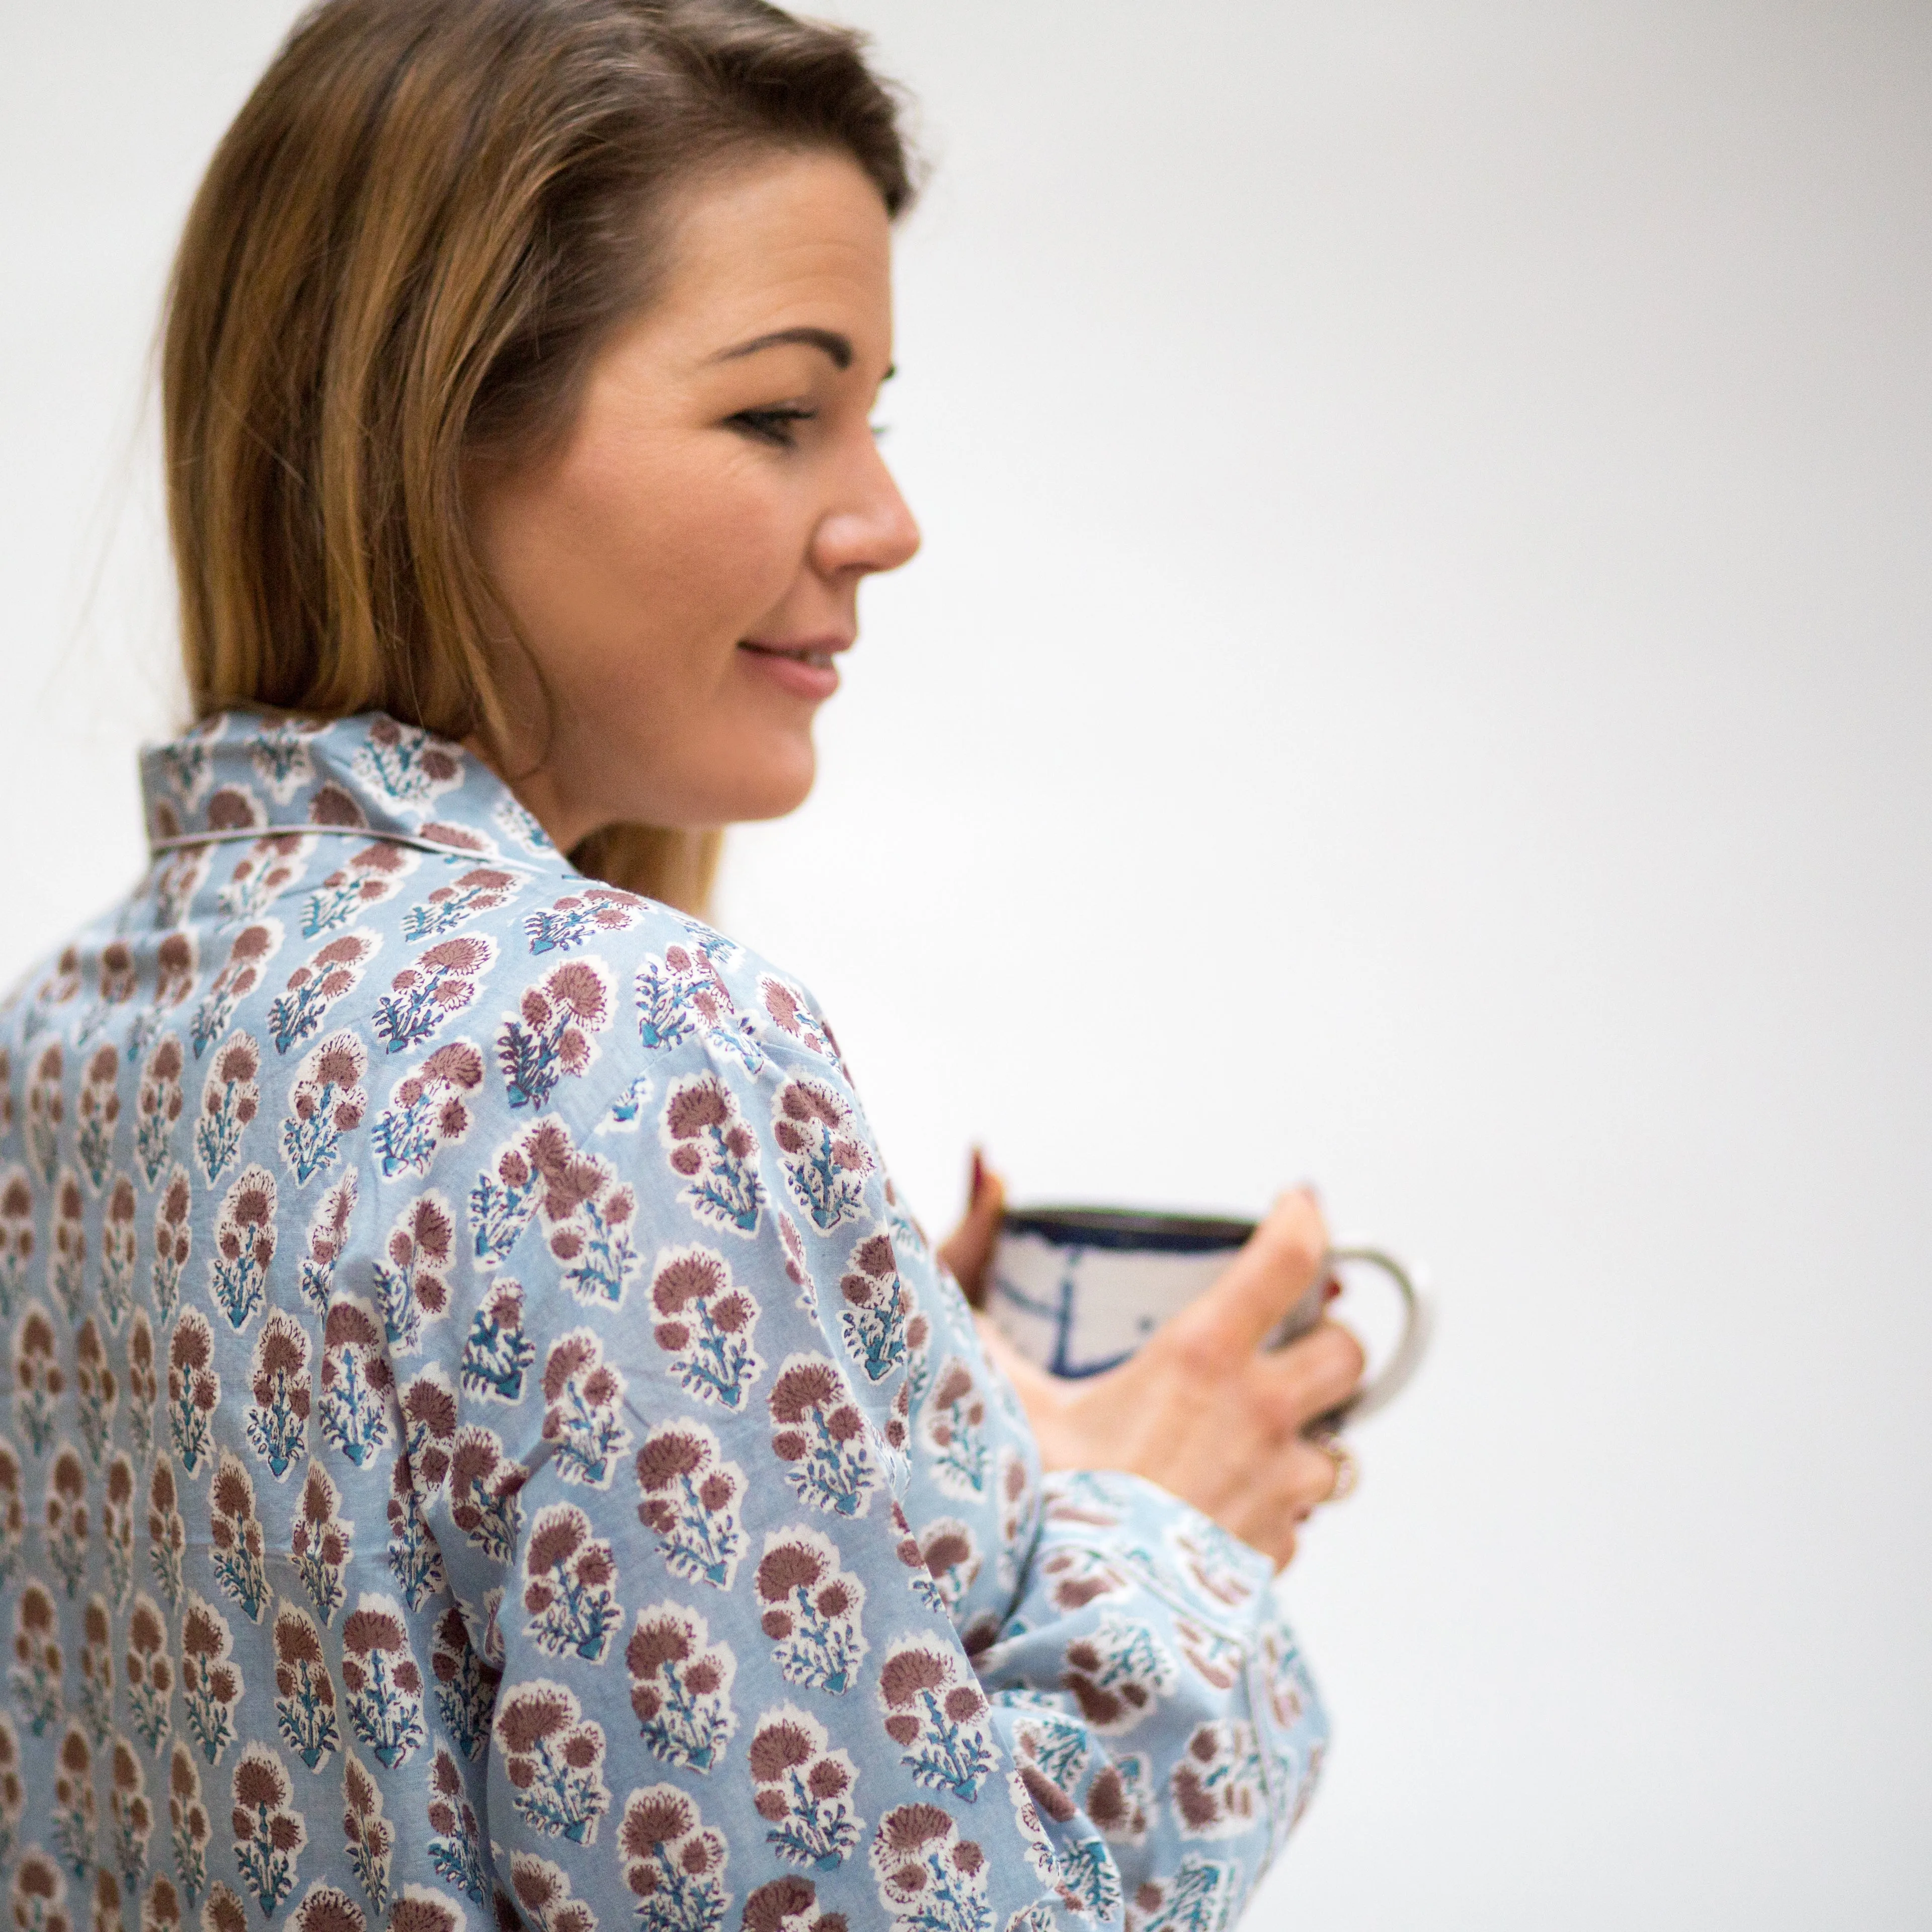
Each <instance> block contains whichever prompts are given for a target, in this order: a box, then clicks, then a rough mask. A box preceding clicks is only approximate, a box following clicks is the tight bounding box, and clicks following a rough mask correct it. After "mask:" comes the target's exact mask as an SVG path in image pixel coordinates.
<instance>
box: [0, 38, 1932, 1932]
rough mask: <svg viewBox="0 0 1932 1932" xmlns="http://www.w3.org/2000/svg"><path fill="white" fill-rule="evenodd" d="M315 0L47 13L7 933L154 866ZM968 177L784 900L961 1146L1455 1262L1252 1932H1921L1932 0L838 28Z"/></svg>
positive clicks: (1368, 1455) (771, 895)
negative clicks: (227, 134) (304, 15)
mask: <svg viewBox="0 0 1932 1932" xmlns="http://www.w3.org/2000/svg"><path fill="white" fill-rule="evenodd" d="M843 11H844V13H845V15H846V16H847V17H850V18H852V19H853V20H858V21H859V22H861V23H862V24H864V25H865V26H868V28H871V29H872V30H874V31H875V32H876V34H877V37H878V42H879V47H880V55H881V58H882V59H883V62H884V64H885V65H886V66H887V68H889V70H891V71H893V72H895V73H896V74H898V75H900V76H901V77H903V78H904V80H906V82H907V83H908V84H909V85H910V86H911V87H912V89H913V90H914V92H916V94H917V95H918V96H919V99H920V101H921V102H922V125H923V127H924V130H925V136H926V142H927V145H928V147H929V150H930V151H931V153H932V155H933V157H935V160H936V161H937V163H938V173H937V175H936V178H935V181H934V184H933V187H932V191H931V193H930V194H929V197H928V199H927V201H926V204H925V205H924V206H923V208H922V209H921V210H920V211H919V213H918V214H916V216H915V217H914V218H913V220H912V222H911V223H910V225H909V226H908V228H907V231H906V233H905V236H904V243H903V247H902V251H901V333H900V344H899V350H900V354H899V360H900V365H901V369H902V371H903V372H904V373H903V374H902V375H901V378H900V379H899V380H898V382H897V383H895V384H894V385H893V389H892V393H891V395H889V400H888V403H887V406H886V410H885V412H884V413H885V416H886V419H887V420H888V421H889V423H890V424H891V425H892V428H891V435H890V441H889V446H888V447H889V452H890V453H891V455H892V457H893V458H894V459H895V462H896V463H897V464H898V467H899V469H900V472H901V477H902V478H903V480H904V482H905V484H906V485H907V489H908V491H909V493H910V495H911V496H912V498H913V502H914V504H915V506H916V508H917V509H918V510H919V512H920V514H921V516H922V520H923V522H924V523H925V526H926V532H927V544H926V551H925V553H924V555H923V556H922V557H921V558H920V559H919V560H918V561H917V562H916V563H915V564H914V565H913V566H912V567H911V568H910V569H908V570H907V571H906V572H905V573H904V575H903V576H902V577H899V578H898V579H896V580H892V581H889V582H886V583H880V584H879V585H877V586H874V588H873V589H872V591H871V592H870V593H869V595H868V605H867V631H866V635H865V639H864V641H863V642H862V644H861V646H860V648H859V651H858V652H856V653H855V655H854V657H853V659H852V661H851V662H850V670H849V673H848V676H847V689H846V691H845V692H844V694H842V695H841V697H840V698H839V699H838V701H837V703H835V705H834V706H832V709H831V710H830V711H829V713H828V715H827V716H826V721H825V724H824V727H823V732H822V736H821V743H822V747H823V780H822V782H821V784H820V790H819V791H818V793H817V796H815V797H814V800H813V801H812V802H811V804H810V805H808V806H807V807H806V808H805V810H804V811H802V812H801V813H799V814H798V815H797V816H796V817H795V818H794V819H793V820H789V821H787V822H786V823H782V824H780V825H777V826H769V827H762V828H758V829H754V830H751V831H749V832H745V833H743V834H742V835H737V836H736V838H735V840H734V844H733V848H732V851H731V855H730V862H729V866H728V870H727V876H726V879H725V882H724V895H723V907H722V916H723V919H724V922H725V923H726V924H727V926H730V928H731V929H733V930H734V931H735V932H737V933H738V934H739V935H740V936H741V937H742V938H745V939H746V940H748V941H750V942H751V944H754V945H755V946H757V947H759V948H760V950H763V951H765V952H766V953H769V954H771V955H772V956H775V958H777V959H779V960H780V961H781V962H784V964H785V965H787V967H788V968H791V969H792V970H793V971H796V972H798V973H799V974H801V975H802V976H803V977H805V979H806V980H808V981H809V982H810V983H812V984H813V985H814V986H815V988H816V989H817V992H819V994H820V995H821V997H822V998H823V999H824V1000H825V1001H826V1003H827V1004H828V1005H829V1008H830V1010H831V1012H832V1015H833V1017H834V1019H835V1022H836V1023H837V1025H838V1027H839V1029H840V1033H841V1039H842V1040H843V1042H844V1044H845V1046H847V1049H848V1051H849V1054H850V1058H851V1060H852V1061H853V1064H854V1066H855V1067H856V1071H857V1073H858V1076H859V1080H860V1082H861V1084H862V1088H863V1089H864V1091H865V1093H866V1095H867V1097H868V1105H869V1107H870V1109H871V1113H872V1115H873V1117H874V1122H875V1124H876V1125H877V1127H878V1128H879V1130H880V1132H881V1133H882V1135H883V1138H884V1140H885V1143H886V1148H887V1149H888V1151H889V1154H891V1155H892V1159H893V1161H894V1164H895V1167H896V1169H897V1170H898V1174H899V1176H900V1178H901V1181H902V1182H903V1183H904V1184H905V1186H906V1187H907V1190H908V1192H909V1193H910V1194H911V1196H912V1197H913V1200H914V1201H915V1202H916V1203H918V1204H919V1205H920V1206H921V1208H922V1210H923V1211H924V1212H925V1214H926V1216H927V1217H928V1218H929V1220H935V1221H941V1222H943V1221H945V1220H948V1219H949V1218H950V1215H951V1214H952V1212H953V1210H954V1208H956V1204H957V1202H958V1199H959V1193H960V1191H961V1182H962V1175H963V1169H964V1163H965V1158H966V1149H967V1148H968V1145H969V1143H970V1142H971V1140H972V1139H974V1137H979V1138H981V1139H983V1140H984V1141H985V1142H986V1145H987V1146H988V1148H989V1151H990V1153H991V1154H992V1157H993V1158H994V1159H995V1161H996V1162H997V1163H998V1164H999V1165H1000V1166H1001V1167H1002V1168H1003V1169H1004V1171H1005V1172H1006V1173H1007V1175H1008V1176H1009V1178H1010V1181H1011V1182H1012V1183H1013V1187H1014V1189H1015V1191H1016V1193H1018V1194H1019V1195H1021V1196H1029V1197H1032V1198H1035V1199H1040V1198H1046V1197H1058V1198H1062V1199H1064V1198H1069V1197H1085V1198H1089V1199H1108V1200H1129V1201H1140V1202H1150V1203H1151V1202H1161V1203H1172V1204H1178V1205H1204V1206H1205V1205H1217V1206H1227V1207H1238V1208H1256V1207H1258V1206H1259V1205H1260V1204H1261V1203H1262V1202H1264V1201H1265V1199H1266V1198H1267V1196H1268V1194H1269V1193H1271V1191H1272V1190H1274V1188H1275V1187H1277V1185H1278V1184H1281V1183H1283V1182H1284V1181H1289V1180H1291V1179H1293V1178H1298V1177H1301V1176H1304V1175H1311V1176H1314V1177H1316V1178H1318V1179H1319V1181H1320V1182H1321V1184H1322V1187H1323V1188H1324V1190H1325V1196H1326V1198H1327V1199H1328V1202H1329V1204H1330V1206H1331V1211H1332V1214H1333V1216H1334V1219H1335V1220H1336V1221H1337V1223H1338V1224H1339V1225H1340V1226H1343V1227H1344V1228H1346V1229H1351V1230H1355V1231H1366V1232H1373V1233H1376V1234H1377V1235H1380V1236H1382V1238H1384V1239H1385V1240H1386V1241H1389V1242H1391V1243H1393V1244H1397V1245H1398V1246H1400V1247H1403V1248H1404V1249H1406V1250H1408V1251H1409V1252H1411V1253H1413V1254H1415V1255H1416V1256H1419V1257H1421V1258H1424V1259H1426V1260H1427V1262H1429V1263H1430V1264H1431V1265H1432V1267H1433V1273H1434V1276H1435V1278H1436V1282H1437V1283H1438V1285H1439V1291H1440V1295H1441V1299H1442V1307H1443V1309H1444V1319H1443V1322H1442V1331H1441V1334H1440V1337H1439V1350H1438V1352H1437V1354H1436V1356H1435V1358H1434V1359H1433V1361H1432V1362H1431V1364H1430V1367H1429V1368H1428V1370H1427V1372H1426V1373H1425V1375H1424V1378H1423V1379H1422V1380H1421V1382H1419V1383H1418V1385H1417V1386H1416V1388H1415V1390H1414V1391H1412V1394H1410V1396H1409V1397H1407V1398H1406V1399H1405V1400H1404V1401H1403V1403H1401V1404H1400V1405H1399V1406H1398V1407H1397V1409H1395V1410H1394V1411H1393V1412H1391V1413H1390V1414H1389V1415H1388V1416H1387V1417H1386V1418H1381V1419H1379V1420H1378V1421H1376V1422H1374V1423H1373V1424H1368V1425H1367V1426H1365V1427H1364V1429H1363V1430H1362V1431H1361V1436H1360V1441H1359V1447H1360V1450H1361V1455H1362V1458H1363V1460H1364V1466H1365V1470H1366V1478H1365V1481H1364V1485H1363V1487H1362V1490H1361V1494H1360V1496H1359V1497H1358V1499H1357V1500H1355V1502H1352V1503H1350V1504H1349V1505H1348V1506H1347V1508H1346V1509H1344V1510H1340V1511H1336V1512H1334V1514H1332V1515H1331V1516H1330V1517H1325V1518H1324V1519H1323V1520H1322V1521H1320V1522H1319V1523H1318V1524H1317V1525H1316V1527H1315V1528H1314V1529H1313V1532H1312V1533H1311V1534H1310V1536H1309V1537H1308V1538H1307V1545H1306V1547H1305V1550H1304V1555H1303V1556H1302V1557H1301V1559H1299V1560H1298V1562H1297V1564H1296V1565H1295V1568H1294V1569H1293V1570H1292V1571H1291V1572H1290V1573H1289V1577H1288V1579H1287V1580H1286V1589H1287V1592H1288V1594H1289V1599H1290V1601H1291V1604H1292V1607H1293V1608H1294V1610H1295V1614H1296V1616H1297V1619H1298V1623H1299V1625H1300V1626H1301V1631H1302V1634H1303V1637H1304V1640H1305V1641H1306V1643H1307V1647H1308V1649H1309V1650H1310V1652H1311V1653H1312V1655H1313V1660H1314V1661H1315V1664H1316V1668H1317V1671H1318V1673H1319V1676H1320V1679H1321V1680H1322V1683H1323V1685H1324V1686H1325V1690H1326V1691H1327V1694H1328V1698H1329V1700H1330V1703H1331V1706H1332V1709H1333V1712H1334V1718H1335V1721H1336V1724H1337V1746H1336V1750H1335V1753H1334V1758H1333V1760H1332V1767H1331V1773H1330V1776H1329V1779H1328V1784H1327V1786H1326V1787H1325V1790H1324V1791H1323V1793H1322V1796H1321V1797H1320V1798H1319V1801H1318V1802H1317V1804H1316V1808H1315V1809H1314V1810H1313V1812H1312V1813H1311V1814H1310V1817H1309V1818H1308V1820H1307V1823H1306V1825H1305V1826H1304V1829H1303V1831H1302V1832H1301V1835H1300V1836H1299V1837H1298V1839H1297V1841H1295V1845H1294V1846H1293V1847H1292V1849H1291V1851H1290V1852H1289V1855H1288V1857H1287V1858H1286V1861H1284V1863H1283V1865H1282V1866H1281V1867H1280V1869H1279V1870H1278V1871H1277V1873H1276V1874H1275V1875H1274V1876H1272V1877H1271V1879H1270V1880H1269V1882H1268V1885H1267V1886H1266V1888H1265V1890H1264V1891H1263V1892H1262V1894H1261V1896H1260V1897H1259V1900H1258V1902H1257V1903H1256V1906H1254V1908H1253V1912H1252V1914H1251V1916H1250V1920H1249V1921H1248V1923H1249V1924H1250V1927H1254V1928H1274V1927H1283V1928H1288V1927H1322V1928H1325V1932H1371V1928H1373V1932H1388V1928H1392V1927H1423V1926H1427V1927H1430V1928H1432V1932H1460V1928H1465V1927H1466V1928H1469V1932H1477V1928H1481V1932H1517V1929H1518V1928H1521V1932H1547V1928H1550V1927H1562V1928H1564V1932H1595V1928H1599V1927H1601V1928H1605V1932H1608V1928H1613V1927H1614V1928H1618V1932H1623V1928H1625V1927H1629V1926H1631V1925H1633V1924H1642V1925H1644V1926H1646V1927H1650V1928H1653V1932H1712V1928H1717V1929H1718V1932H1730V1928H1733V1927H1735V1928H1737V1932H1787V1928H1789V1929H1790V1932H1796V1928H1801V1927H1802V1928H1814V1927H1816V1928H1821V1929H1822V1928H1832V1932H1835V1928H1839V1927H1846V1926H1852V1925H1855V1926H1858V1927H1860V1928H1861V1932H1916V1928H1919V1927H1924V1925H1926V1924H1927V1923H1932V1840H1928V1837H1927V1830H1926V1820H1927V1816H1928V1813H1929V1812H1932V1646H1928V1645H1927V1641H1926V1631H1927V1603H1928V1599H1932V1474H1928V1472H1932V1420H1928V1412H1927V1393H1926V1391H1927V1379H1928V1372H1932V1297H1928V1274H1929V1273H1932V1271H1928V1247H1932V1239H1928V1238H1929V1237H1932V1205H1928V1204H1932V1001H1928V998H1927V966H1928V964H1932V887H1929V886H1928V879H1932V538H1928V524H1932V353H1928V335H1929V334H1932V10H1928V9H1927V7H1925V6H1924V5H1923V4H1922V0H1672V4H1668V5H1666V4H1646V0H1619V4H1612V0H1578V3H1577V4H1574V5H1566V6H1564V7H1547V6H1541V5H1532V4H1529V0H1518V3H1517V4H1509V0H1356V4H1353V5H1349V6H1346V7H1344V6H1340V5H1334V4H1314V0H1266V4H1263V0H1191V4H1190V5H1188V6H1187V7H1178V6H1174V5H1153V4H1150V0H973V4H971V5H967V4H965V0H849V4H847V5H846V6H845V7H844V9H843ZM291 13H292V9H291V7H289V6H288V5H287V4H286V0H193V4H192V5H189V4H187V0H171V4H163V5H154V4H151V0H143V4H136V0H66V4H65V5H62V6H60V7H49V6H46V5H40V4H34V5H27V4H25V0H0V53H4V55H5V58H4V61H0V251H4V255H0V259H4V261H5V275H6V296H7V299H6V302H5V305H4V307H0V452H4V460H3V461H0V574H4V582H5V586H6V592H7V597H6V617H5V624H4V625H3V626H0V666H4V672H5V689H6V691H7V702H6V704H5V707H4V711H0V812H4V814H5V823H6V825H7V828H8V829H9V832H10V837H9V838H8V840H7V858H6V860H5V865H6V876H5V887H6V903H7V909H8V910H7V918H6V919H5V924H4V929H0V975H4V977H6V978H7V979H10V978H11V977H13V975H14V974H16V973H17V971H20V969H21V968H23V967H24V966H25V965H26V963H27V962H28V960H29V959H31V958H32V957H33V956H36V955H37V954H38V953H40V952H41V951H42V950H44V949H45V948H46V947H47V946H48V945H49V944H51V943H52V942H53V941H55V939H56V938H58V935H60V934H61V933H62V931H63V930H64V929H65V928H66V927H68V926H70V925H71V924H73V923H74V922H76V921H77V920H78V919H80V918H81V917H82V916H84V915H85V914H86V913H87V912H89V910H92V908H93V907H95V906H97V905H98V904H99V903H101V901H104V900H105V899H106V898H108V897H110V896H111V895H113V893H115V892H117V891H118V890H119V889H121V886H122V885H123V883H124V881H125V880H127V878H128V877H130V876H131V875H132V874H133V872H134V871H135V870H136V868H137V867H138V865H139V862H140V858H141V853H140V847H139V839H138V835H137V829H136V818H135V814H134V807H133V797H134V793H133V766H132V750H133V745H134V743H135V742H136V740H137V739H139V737H140V736H142V735H144V734H146V733H153V732H155V731H157V730H160V729H162V728H164V727H166V725H167V724H169V721H170V719H171V713H172V706H173V704H174V702H175V700H174V697H173V686H172V676H171V672H170V667H169V661H168V660H169V652H170V650H171V648H172V643H171V630H170V624H169V609H168V590H167V584H166V567H165V559H164V557H163V554H162V551H161V540H160V526H159V521H158V516H157V509H156V501H157V498H156V491H155V487H154V473H153V472H154V461H155V458H154V450H153V445H152V440H151V435H149V434H147V433H146V432H145V431H143V429H142V422H143V419H142V357H143V354H144V351H145V346H146V343H147V341H148V334H149V331H150V329H151V323H152V320H153V314H154V306H155V303H156V300H157V295H158V292H159V289H160V281H161V278H162V275H163V271H164V267H165V263H166V257H167V254H168V252H169V248H170V247H171V245H172V239H173V235H174V231H175V227H176V226H177V224H178V221H179V220H180V217H181V214H182V212H183V211H184V207H185V205H186V202H187V197H188V196H189V194H190V192H191V190H192V187H193V182H194V180H195V178H196V175H197V173H198V171H199V168H200V166H201V165H202V163H203V162H204V160H205V157H206V155H207V153H208V150H209V149H210V148H211V145H212V144H213V142H214V140H215V139H216V138H217V135H218V133H219V132H220V129H221V127H222V126H223V124H224V123H225V121H226V118H227V117H228V116H229V115H230V114H231V113H233V110H234V108H235V107H236V105H237V104H239V101H240V99H241V98H242V95H243V94H244V92H245V91H246V89H247V87H248V85H249V84H250V83H251V80H252V79H253V77H254V74H255V73H256V72H257V71H258V69H259V68H260V65H261V63H262V62H263V60H264V59H265V58H266V56H267V54H268V52H269V50H270V49H271V47H272V44H273V43H274V41H275V39H276V38H277V37H278V34H280V32H281V30H282V28H284V26H285V25H286V23H287V20H288V19H289V17H290V14H291Z"/></svg>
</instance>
